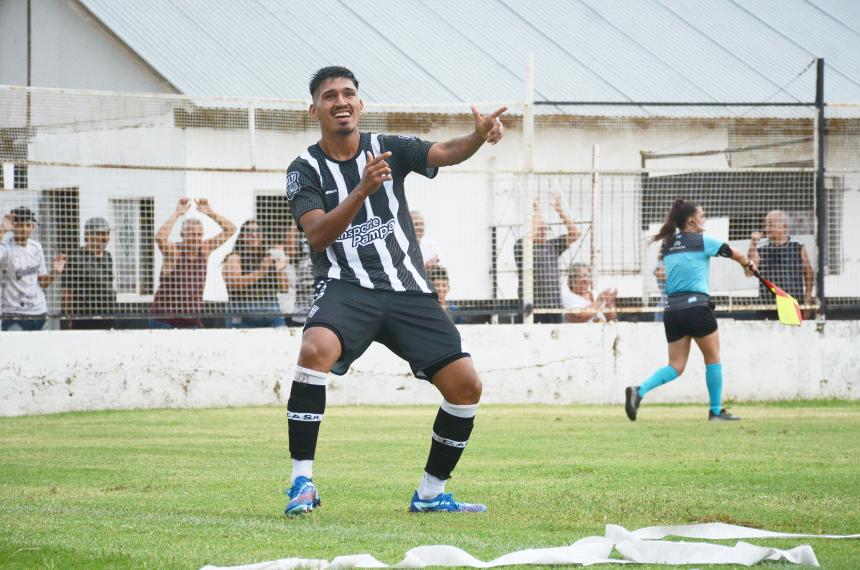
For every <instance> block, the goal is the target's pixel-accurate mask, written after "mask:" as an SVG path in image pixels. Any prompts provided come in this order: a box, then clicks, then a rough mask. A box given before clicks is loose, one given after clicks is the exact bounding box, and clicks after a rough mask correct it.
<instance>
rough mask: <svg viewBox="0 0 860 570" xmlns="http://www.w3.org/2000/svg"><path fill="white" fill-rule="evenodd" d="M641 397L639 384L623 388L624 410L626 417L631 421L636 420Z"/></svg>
mask: <svg viewBox="0 0 860 570" xmlns="http://www.w3.org/2000/svg"><path fill="white" fill-rule="evenodd" d="M641 401H642V398H641V397H640V396H639V386H627V389H626V390H624V411H625V412H627V417H628V418H630V421H631V422H635V421H636V412H637V411H639V403H640V402H641Z"/></svg>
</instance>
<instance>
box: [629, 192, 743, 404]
mask: <svg viewBox="0 0 860 570" xmlns="http://www.w3.org/2000/svg"><path fill="white" fill-rule="evenodd" d="M704 228H705V212H704V210H702V207H701V206H699V205H698V204H696V203H695V202H688V201H686V200H676V201H675V203H674V204H672V208H671V209H670V210H669V214H668V215H667V216H666V222H665V223H664V224H663V226H662V227H661V228H660V231H659V232H657V235H655V236H654V238H653V241H655V242H656V241H662V242H663V244H662V247H661V248H660V256H661V258H662V259H663V263H664V264H665V269H666V293H667V295H668V297H669V300H668V303H669V304H668V306H667V307H666V310H665V312H664V314H663V328H664V329H665V331H666V341H667V342H668V343H669V364H668V365H666V366H664V367H663V368H660V369H659V370H657V371H656V372H654V374H652V375H651V376H650V377H649V378H648V379H647V380H645V382H643V383H642V385H640V386H628V387H627V389H626V391H625V400H626V402H625V411H626V412H627V417H628V418H630V421H635V420H636V413H637V411H638V410H639V404H640V403H641V401H642V398H643V397H645V394H647V393H648V392H650V391H651V390H653V389H654V388H657V387H658V386H662V385H663V384H665V383H667V382H671V381H672V380H674V379H675V378H677V377H678V376H680V375H681V374H683V372H684V368H685V367H686V366H687V358H688V357H689V356H690V341H691V339H695V341H696V344H697V345H699V349H700V350H701V351H702V355H703V356H704V358H705V381H706V384H707V386H708V396H709V399H710V410H709V411H708V420H709V421H737V420H740V418H739V417H737V416H733V415H731V414H730V413H728V412H727V411H726V410H724V409H722V408H721V407H720V404H721V400H722V392H723V366H722V364H721V363H720V333H719V331H718V330H717V320H716V319H715V318H714V312H713V303H711V301H710V298H709V297H708V271H709V268H710V261H711V259H710V258H711V257H714V256H720V257H729V258H731V259H733V260H735V261H737V262H738V263H739V264H741V266H743V267H744V269H745V271H746V272H747V273H751V272H752V271H754V270H755V269H756V266H755V264H754V263H753V262H752V261H750V260H749V259H747V257H746V256H745V255H744V254H743V253H742V252H740V251H738V250H736V249H733V248H732V247H731V246H729V244H727V243H723V242H721V241H719V240H717V239H714V238H712V237H710V236H706V235H705V234H704V233H703V232H704V231H705V229H704Z"/></svg>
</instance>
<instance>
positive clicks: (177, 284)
mask: <svg viewBox="0 0 860 570" xmlns="http://www.w3.org/2000/svg"><path fill="white" fill-rule="evenodd" d="M195 203H196V204H197V211H198V212H200V213H201V214H204V215H206V216H209V217H210V218H211V219H213V220H214V221H215V222H216V223H217V224H218V225H219V226H221V232H220V233H219V234H218V235H216V236H215V237H211V238H209V239H207V240H204V239H203V223H202V222H201V221H200V220H198V219H196V218H186V219H185V221H183V222H182V230H181V232H180V234H179V235H180V237H181V238H182V239H181V241H179V242H172V241H170V239H169V238H170V232H171V231H173V226H174V225H175V224H176V222H177V221H178V220H179V218H181V217H182V216H184V215H185V214H186V213H188V210H190V209H191V205H192V202H191V200H190V199H189V198H180V199H179V203H178V204H177V205H176V210H175V211H174V212H173V214H172V215H171V216H170V217H169V218H168V219H167V221H165V222H164V225H163V226H161V228H159V230H158V233H157V234H155V243H156V244H158V249H159V251H161V254H162V255H163V256H164V259H163V261H162V264H161V274H160V275H159V283H158V290H156V292H155V299H154V300H153V302H152V307H151V311H152V314H153V315H154V318H153V319H152V320H151V321H150V326H151V327H152V328H160V329H170V328H199V327H202V326H203V321H202V320H201V317H200V315H201V313H202V311H203V286H204V285H205V284H206V267H207V264H208V261H209V255H211V254H212V252H213V251H215V250H216V249H218V248H219V247H221V246H222V245H223V244H224V242H226V241H227V240H228V239H230V237H231V236H232V235H233V234H234V233H236V226H235V225H234V224H233V222H231V221H230V220H228V219H227V218H225V217H224V216H222V215H220V214H217V213H215V211H214V210H212V207H211V206H210V205H209V201H208V200H207V199H206V198H198V199H197V200H195Z"/></svg>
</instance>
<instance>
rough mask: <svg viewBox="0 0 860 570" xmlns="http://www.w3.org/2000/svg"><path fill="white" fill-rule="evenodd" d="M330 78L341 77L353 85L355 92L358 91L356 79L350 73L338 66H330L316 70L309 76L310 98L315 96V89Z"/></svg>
mask: <svg viewBox="0 0 860 570" xmlns="http://www.w3.org/2000/svg"><path fill="white" fill-rule="evenodd" d="M332 77H343V78H345V79H349V80H350V81H352V83H353V84H354V85H355V88H356V90H358V79H356V78H355V75H353V74H352V71H350V70H349V69H347V68H345V67H341V66H339V65H332V66H329V67H323V68H322V69H319V70H317V72H316V73H314V74H313V76H311V82H310V85H308V87H309V89H310V92H311V97H314V96H315V94H316V91H317V89H319V87H320V85H322V82H323V81H325V80H327V79H331V78H332Z"/></svg>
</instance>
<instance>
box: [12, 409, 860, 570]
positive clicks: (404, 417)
mask: <svg viewBox="0 0 860 570" xmlns="http://www.w3.org/2000/svg"><path fill="white" fill-rule="evenodd" d="M733 411H734V412H735V413H737V414H739V415H741V416H743V418H744V420H743V421H742V422H740V423H738V424H714V423H708V422H707V421H705V417H706V415H707V410H706V408H705V407H704V406H658V405H651V406H649V405H647V404H645V405H644V406H643V407H642V409H641V410H640V419H639V421H637V422H636V423H631V422H629V421H628V420H627V419H626V417H625V416H624V411H623V409H622V408H621V407H620V406H618V407H600V406H569V407H551V406H521V407H515V406H485V407H482V408H481V410H480V412H479V414H478V419H477V424H476V429H475V432H474V434H473V436H472V440H471V442H470V443H469V447H468V448H467V450H466V453H465V455H464V459H463V461H462V463H461V465H460V467H459V468H458V469H457V471H456V472H455V477H454V479H453V480H452V481H451V482H450V483H449V489H450V490H452V491H454V492H455V496H457V497H458V498H460V499H461V500H473V501H482V502H486V503H487V504H488V505H489V507H490V512H489V513H487V514H485V515H448V516H445V515H410V514H408V513H407V512H406V509H407V506H408V500H409V497H410V496H411V494H412V491H413V490H414V487H415V485H416V483H417V481H418V479H419V477H420V474H421V471H422V468H423V466H424V461H425V459H426V453H427V449H428V446H429V439H430V438H429V432H430V428H431V425H432V421H433V417H434V414H435V411H434V408H432V407H430V406H423V407H329V409H328V410H326V418H325V421H324V422H323V427H322V433H321V436H320V445H319V449H318V453H317V456H318V461H317V464H316V469H315V480H316V481H317V482H318V485H319V488H320V491H321V494H322V499H323V505H322V508H321V509H320V510H319V511H317V512H314V513H312V514H311V515H309V516H306V517H303V518H299V519H295V520H287V519H285V518H284V517H283V515H282V509H283V506H284V499H283V497H282V495H281V494H280V493H281V490H282V487H283V486H284V485H285V483H286V478H287V477H288V474H289V471H288V469H289V457H288V451H287V437H286V430H287V421H286V418H285V417H284V415H283V410H282V409H280V408H272V407H263V408H243V409H212V410H157V411H133V412H97V413H71V414H60V415H52V416H38V417H24V418H5V419H0V529H2V531H0V566H2V567H4V568H43V567H48V568H102V567H112V568H159V569H160V568H199V567H200V566H202V565H204V564H207V563H208V564H218V565H228V564H240V563H250V562H261V561H265V560H273V559H277V558H284V557H289V556H301V557H314V558H316V557H319V558H328V559H330V558H333V557H334V556H336V555H340V554H353V553H364V552H366V553H369V554H372V555H373V556H375V557H377V558H378V559H380V560H382V561H385V562H388V563H395V562H397V561H399V560H400V559H401V557H402V555H403V554H404V553H405V552H406V551H407V550H408V549H409V548H411V547H414V546H418V545H421V544H452V545H456V546H459V547H461V548H464V549H465V550H467V551H469V552H470V553H471V554H473V555H475V556H477V557H479V558H482V559H484V560H489V559H491V558H494V557H496V556H499V555H501V554H504V553H507V552H510V551H513V550H519V549H522V548H529V547H541V546H559V545H565V544H570V543H572V542H574V541H575V540H576V539H579V538H582V537H584V536H591V535H602V534H603V529H604V525H605V524H606V523H615V524H620V525H622V526H624V527H626V528H628V529H630V530H633V529H636V528H640V527H643V526H649V525H658V524H660V525H662V524H686V523H692V522H711V521H722V522H728V523H734V524H742V525H749V526H754V527H759V528H767V529H771V530H779V531H785V532H810V533H832V534H849V533H858V532H860V402H796V403H788V404H773V405H757V406H753V405H737V406H736V407H735V408H734V409H733ZM752 542H755V541H752ZM759 543H761V544H766V545H770V546H776V547H779V548H790V547H793V546H796V545H799V544H803V543H809V544H811V545H812V546H813V548H814V549H815V552H816V554H817V556H818V558H819V560H820V561H821V563H822V566H823V567H824V568H858V567H860V540H808V541H807V540H799V539H794V540H775V539H768V540H764V541H759ZM728 544H734V541H729V542H728ZM766 566H767V567H769V568H773V567H782V566H781V565H777V564H772V563H769V564H767V565H766ZM639 567H643V566H639ZM651 567H652V568H653V566H651Z"/></svg>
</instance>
